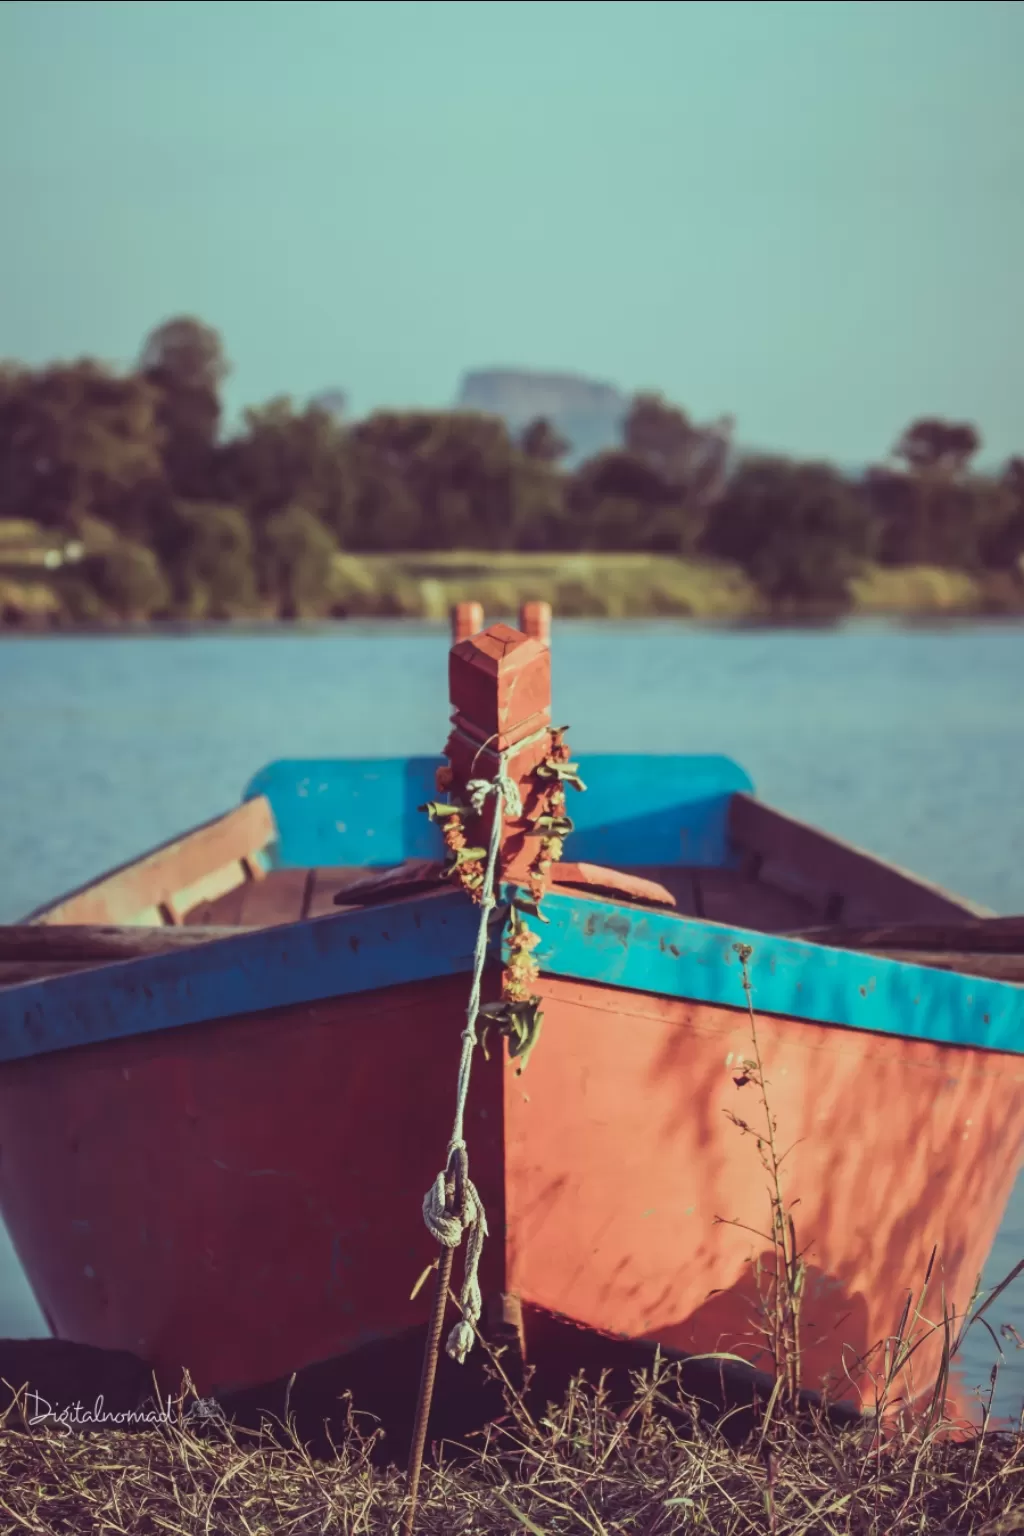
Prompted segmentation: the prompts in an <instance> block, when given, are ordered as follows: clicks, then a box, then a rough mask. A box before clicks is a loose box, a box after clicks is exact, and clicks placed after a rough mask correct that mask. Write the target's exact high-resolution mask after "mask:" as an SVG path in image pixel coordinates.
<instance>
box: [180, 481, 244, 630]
mask: <svg viewBox="0 0 1024 1536" xmlns="http://www.w3.org/2000/svg"><path fill="white" fill-rule="evenodd" d="M161 553H162V555H163V558H164V564H165V566H166V569H167V571H168V573H169V575H170V578H171V582H172V585H173V588H174V595H175V599H176V602H177V604H178V606H179V608H180V610H182V611H183V612H184V613H185V614H187V615H188V617H190V618H214V619H222V618H230V617H231V616H232V615H235V614H241V613H246V612H248V611H251V609H252V608H253V607H254V606H255V604H256V580H255V571H254V563H253V554H254V551H253V539H252V533H251V530H250V528H249V524H248V521H247V519H246V517H245V514H244V513H242V512H240V511H239V510H238V508H237V507H225V506H219V505H217V504H216V503H209V502H180V501H179V502H176V503H175V504H174V505H173V507H172V509H171V515H170V517H169V518H168V519H167V521H166V523H165V524H164V526H163V528H162V530H161Z"/></svg>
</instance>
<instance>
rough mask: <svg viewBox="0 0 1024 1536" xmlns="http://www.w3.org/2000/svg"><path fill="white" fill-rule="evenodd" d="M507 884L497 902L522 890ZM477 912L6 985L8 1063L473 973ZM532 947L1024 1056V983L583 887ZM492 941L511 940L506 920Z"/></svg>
mask: <svg viewBox="0 0 1024 1536" xmlns="http://www.w3.org/2000/svg"><path fill="white" fill-rule="evenodd" d="M512 894H513V893H512V890H511V888H509V887H503V888H502V891H501V898H502V900H503V901H506V902H507V901H508V900H509V899H510V897H511V895H512ZM479 910H480V909H479V908H478V907H477V906H475V905H474V904H472V903H471V902H469V901H467V900H466V899H465V898H464V897H463V896H462V894H461V893H460V892H458V891H452V892H444V893H442V894H437V895H429V896H424V897H419V898H415V899H411V900H406V901H395V902H391V903H388V904H386V905H380V906H376V907H368V908H364V909H361V910H350V911H347V912H339V913H337V914H336V915H329V916H326V917H318V918H312V919H307V920H306V921H304V922H298V923H290V924H287V925H281V926H278V927H274V928H261V929H255V930H249V931H247V932H241V933H239V934H237V935H231V936H229V937H227V938H224V939H219V940H213V941H212V942H210V943H209V944H199V945H196V946H194V947H189V948H188V949H187V950H184V951H177V952H168V953H166V954H161V955H154V956H151V957H148V958H146V959H138V960H130V961H123V962H118V963H116V964H112V965H103V966H97V967H95V968H94V969H90V970H85V971H77V972H73V973H70V974H68V975H64V976H55V977H51V978H49V979H47V980H43V981H36V982H26V983H22V984H21V985H19V986H13V987H7V988H4V989H0V1062H5V1061H18V1060H23V1059H25V1058H27V1057H32V1056H38V1055H43V1054H47V1053H50V1052H54V1051H61V1050H70V1049H74V1048H76V1047H80V1046H86V1045H91V1044H98V1043H100V1042H101V1041H108V1040H115V1039H122V1038H129V1037H131V1036H134V1035H141V1034H149V1033H153V1032H156V1031H158V1030H164V1029H175V1028H181V1027H183V1026H185V1025H192V1024H204V1023H212V1022H215V1021H216V1020H218V1019H230V1018H237V1017H240V1016H241V1015H245V1014H251V1013H262V1012H267V1011H269V1010H272V1009H276V1008H281V1007H288V1006H291V1005H296V1004H297V1005H301V1004H309V1003H315V1002H322V1001H324V1000H326V999H329V998H332V997H345V996H352V995H354V994H358V993H362V992H371V991H376V990H379V989H382V988H385V987H392V986H399V985H402V984H403V983H408V982H417V981H432V980H435V979H437V978H440V977H444V976H458V975H467V976H468V975H469V972H470V970H471V967H472V955H473V948H474V944H475V940H476V930H477V924H478V920H479ZM544 913H545V916H546V917H547V918H548V923H547V924H546V925H539V931H540V934H541V943H540V945H539V947H538V948H537V950H536V951H535V954H536V958H537V961H538V963H539V965H540V967H541V970H542V972H543V973H545V974H547V975H549V976H557V977H561V978H564V979H566V980H572V981H580V982H593V983H596V984H599V985H601V986H605V987H618V988H622V989H624V990H629V991H636V992H643V993H649V994H654V995H657V996H661V997H667V998H679V999H681V1000H688V1001H692V1002H696V1003H708V1004H717V1005H719V1006H723V1007H727V1008H739V1009H742V1008H745V1007H746V998H745V995H744V992H743V985H742V970H741V965H740V959H739V956H738V955H737V953H736V951H735V949H734V947H733V946H734V945H736V944H748V945H749V946H750V947H751V956H750V960H749V963H748V964H749V974H750V980H751V985H752V988H753V1002H754V1008H755V1010H756V1011H757V1012H758V1013H764V1014H777V1015H782V1016H785V1017H789V1018H794V1019H798V1020H799V1019H802V1020H805V1021H807V1022H811V1023H818V1024H825V1025H832V1026H835V1027H839V1028H845V1029H856V1030H865V1031H868V1032H871V1033H875V1034H884V1035H895V1036H900V1037H902V1038H905V1039H912V1040H925V1041H931V1042H933V1043H936V1044H940V1045H948V1046H958V1047H961V1048H967V1049H975V1050H985V1051H998V1052H1004V1053H1008V1054H1011V1055H1018V1056H1019V1055H1024V988H1021V987H1016V986H1012V985H1010V984H1009V983H1006V982H998V981H989V980H986V979H983V978H980V977H971V976H961V975H959V974H958V973H957V972H954V971H942V970H936V969H933V968H931V967H929V966H918V965H908V964H904V963H903V962H902V961H893V960H883V959H879V958H878V957H877V956H874V955H867V954H863V953H858V952H854V951H850V950H841V949H831V948H823V947H819V946H817V945H812V944H807V943H802V942H801V941H799V940H797V939H789V938H780V937H776V936H774V935H768V934H762V933H754V932H750V931H747V930H743V929H733V928H725V927H721V926H718V925H716V924H711V923H708V922H705V921H704V920H702V919H698V918H688V917H683V916H680V915H679V914H678V913H673V912H659V911H654V910H651V909H645V908H642V907H636V906H632V907H631V906H625V905H619V904H613V903H610V902H606V901H602V900H599V899H596V898H592V897H587V896H584V895H565V894H557V895H556V894H552V895H549V896H547V897H546V898H545V900H544ZM488 953H489V956H490V958H491V959H492V960H497V959H498V958H499V956H502V955H504V956H505V957H506V958H507V948H506V946H505V944H504V941H503V939H502V937H501V935H500V933H499V930H498V928H497V926H495V928H494V930H493V931H492V934H491V938H490V942H489V946H488Z"/></svg>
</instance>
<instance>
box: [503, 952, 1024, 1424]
mask: <svg viewBox="0 0 1024 1536" xmlns="http://www.w3.org/2000/svg"><path fill="white" fill-rule="evenodd" d="M541 991H542V994H543V996H544V999H545V1034H544V1041H543V1049H540V1048H538V1050H537V1051H536V1053H535V1054H534V1056H533V1057H532V1058H531V1060H530V1065H529V1069H528V1071H527V1073H526V1074H525V1075H524V1076H523V1077H521V1078H518V1077H516V1076H515V1075H514V1074H512V1073H511V1072H509V1073H507V1074H506V1077H505V1094H504V1102H505V1145H506V1165H505V1166H506V1187H505V1206H506V1222H507V1233H508V1237H507V1243H508V1254H507V1264H508V1280H507V1283H508V1287H509V1289H511V1290H512V1291H515V1292H517V1293H519V1294H520V1295H521V1296H522V1297H523V1300H524V1302H530V1303H533V1304H536V1305H538V1306H541V1307H545V1308H550V1309H552V1310H554V1311H560V1312H571V1315H572V1316H573V1317H574V1318H575V1319H576V1320H578V1321H579V1322H581V1323H585V1324H587V1325H589V1326H591V1327H594V1328H598V1329H602V1330H605V1331H607V1332H609V1333H615V1334H623V1335H628V1336H631V1337H634V1338H638V1337H642V1338H646V1339H649V1340H656V1341H657V1342H658V1343H660V1344H662V1345H664V1346H665V1347H667V1348H669V1349H673V1350H679V1351H683V1352H686V1353H692V1352H703V1351H708V1350H726V1351H730V1352H733V1353H737V1354H740V1355H742V1356H743V1357H744V1358H747V1359H749V1360H751V1361H752V1362H753V1363H756V1364H757V1365H758V1366H759V1367H761V1368H762V1369H767V1368H769V1367H770V1364H771V1362H770V1359H769V1358H768V1357H767V1356H766V1353H765V1346H764V1341H763V1339H761V1338H760V1337H759V1335H758V1331H757V1329H758V1313H759V1308H758V1303H757V1285H756V1282H755V1275H754V1268H753V1263H752V1261H753V1260H755V1259H758V1258H760V1259H762V1261H763V1262H764V1264H765V1265H766V1266H768V1268H769V1270H770V1268H771V1265H772V1263H773V1260H772V1254H771V1247H770V1244H769V1242H768V1241H763V1240H759V1239H758V1238H756V1237H755V1236H754V1235H753V1234H752V1231H751V1230H750V1229H753V1231H754V1232H759V1233H768V1232H770V1228H771V1202H770V1191H769V1186H768V1178H767V1175H766V1174H765V1171H764V1169H763V1167H762V1165H761V1163H760V1160H759V1157H758V1154H757V1149H756V1146H755V1144H754V1142H753V1140H752V1139H751V1138H749V1137H747V1136H744V1135H743V1134H742V1133H741V1132H740V1131H739V1130H738V1129H737V1128H736V1126H735V1125H734V1124H732V1123H731V1121H730V1120H729V1119H728V1115H729V1113H730V1112H731V1113H733V1114H737V1115H739V1116H740V1117H741V1118H743V1119H744V1120H746V1121H748V1122H749V1123H750V1124H752V1125H753V1126H755V1127H757V1128H759V1129H763V1127H764V1112H763V1108H762V1106H761V1104H760V1103H759V1101H758V1098H757V1092H758V1090H757V1089H756V1087H754V1086H753V1085H752V1084H747V1085H746V1086H744V1087H742V1088H738V1087H737V1086H736V1081H735V1080H736V1078H737V1076H738V1075H739V1073H738V1068H737V1065H736V1064H737V1063H738V1062H739V1061H740V1060H742V1059H744V1058H748V1057H750V1055H751V1035H750V1022H749V1019H748V1017H747V1015H746V1014H745V1013H743V1012H741V1011H739V1010H734V1009H728V1008H721V1007H710V1006H704V1005H701V1004H697V1003H687V1002H680V1001H676V1000H667V999H664V998H659V997H654V996H646V995H644V994H642V993H636V992H634V993H627V992H620V991H617V990H613V989H611V988H603V987H597V986H593V985H590V984H583V985H581V984H579V983H572V982H565V981H558V980H553V979H544V980H542V982H541ZM757 1033H758V1041H759V1045H760V1049H761V1053H762V1058H763V1062H764V1070H765V1074H766V1078H767V1080H768V1084H769V1087H768V1096H769V1100H770V1105H771V1108H772V1111H773V1113H774V1115H775V1117H776V1120H777V1123H778V1128H779V1137H780V1144H781V1146H782V1147H784V1148H785V1147H792V1150H791V1151H790V1152H789V1155H788V1157H787V1158H786V1162H785V1165H784V1174H783V1178H784V1193H785V1197H786V1201H787V1204H789V1203H790V1202H794V1201H795V1202H798V1204H796V1207H795V1212H794V1217H795V1221H796V1225H797V1237H798V1241H799V1242H800V1244H801V1246H802V1245H803V1241H804V1239H806V1238H807V1237H808V1236H810V1237H811V1238H812V1239H813V1241H812V1243H811V1246H810V1249H809V1251H808V1252H807V1255H806V1262H807V1267H808V1279H807V1289H806V1299H805V1302H804V1307H803V1335H802V1340H801V1345H802V1349H801V1354H802V1361H803V1371H804V1379H805V1381H806V1382H807V1384H808V1385H812V1386H815V1387H818V1386H821V1385H823V1384H829V1385H830V1386H831V1390H832V1395H833V1396H834V1397H836V1398H841V1397H847V1396H851V1395H854V1387H855V1386H857V1387H859V1388H861V1389H863V1390H866V1391H868V1392H869V1394H870V1390H871V1388H870V1372H871V1370H877V1369H878V1368H879V1360H878V1358H877V1356H876V1357H875V1358H874V1359H873V1360H872V1361H870V1362H869V1365H868V1368H867V1371H866V1372H865V1370H864V1369H858V1359H859V1358H862V1357H864V1356H866V1355H868V1354H869V1352H870V1351H872V1350H873V1349H874V1348H875V1347H876V1346H877V1345H878V1344H879V1343H880V1341H882V1340H883V1339H886V1338H889V1337H891V1336H892V1335H893V1334H894V1333H895V1330H896V1328H897V1326H898V1323H899V1317H900V1313H901V1311H902V1308H903V1305H904V1302H905V1300H906V1297H907V1293H908V1291H913V1292H914V1293H915V1299H916V1296H917V1293H918V1292H919V1291H920V1287H921V1284H922V1282H923V1280H924V1277H925V1274H926V1272H927V1268H928V1262H929V1258H930V1255H931V1253H932V1250H933V1248H937V1249H938V1255H937V1262H936V1266H935V1270H934V1273H933V1279H932V1283H931V1285H930V1287H929V1291H928V1295H927V1298H926V1304H925V1305H924V1307H923V1309H922V1312H923V1317H924V1318H927V1319H930V1320H932V1321H939V1320H940V1319H941V1316H942V1292H943V1290H944V1292H945V1296H946V1299H947V1302H948V1303H949V1304H950V1305H951V1306H952V1305H955V1306H956V1307H957V1308H958V1310H960V1311H961V1313H962V1310H963V1309H964V1308H965V1307H966V1306H967V1304H968V1302H969V1301H970V1298H971V1295H972V1292H973V1289H974V1286H975V1283H976V1281H977V1279H978V1276H979V1274H980V1271H981V1269H982V1266H983V1264H984V1262H985V1260H986V1258H987V1256H988V1252H989V1249H990V1247H991V1244H992V1241H993V1238H994V1237H995V1232H996V1228H997V1226H998V1224H999V1221H1000V1219H1001V1217H1002V1213H1003V1210H1004V1209H1005V1205H1006V1201H1007V1200H1008V1198H1009V1194H1010V1191H1011V1189H1012V1186H1013V1182H1014V1179H1015V1176H1016V1172H1017V1166H1018V1158H1017V1156H1016V1155H1013V1156H1008V1155H1007V1152H1008V1149H1014V1151H1015V1152H1016V1149H1019V1147H1020V1146H1021V1142H1022V1138H1024V1094H1022V1091H1021V1088H1022V1084H1024V1061H1022V1059H1021V1058H1020V1057H1019V1056H1007V1055H1002V1054H996V1053H986V1052H976V1051H975V1052H971V1051H958V1050H955V1049H951V1048H949V1047H945V1046H937V1045H933V1044H929V1043H925V1042H922V1041H914V1040H905V1039H902V1038H898V1037H892V1036H883V1035H875V1034H867V1033H862V1032H859V1031H853V1030H844V1029H833V1028H829V1027H827V1026H824V1025H818V1024H812V1023H808V1022H807V1021H804V1020H789V1019H780V1018H774V1017H758V1019H757ZM718 1218H721V1220H718ZM731 1223H738V1225H732V1224H731ZM801 1234H803V1236H801ZM918 1331H919V1333H921V1334H923V1333H924V1332H925V1331H926V1329H925V1327H924V1326H923V1324H922V1326H921V1327H920V1328H919V1330H918ZM940 1347H941V1341H940V1339H939V1338H938V1336H935V1337H934V1340H933V1343H932V1346H931V1347H930V1348H929V1349H927V1350H925V1349H922V1351H921V1353H920V1355H919V1356H918V1357H917V1359H916V1369H915V1371H914V1377H915V1380H916V1383H917V1385H918V1386H921V1385H927V1384H928V1383H930V1382H931V1381H933V1380H934V1376H935V1361H936V1358H937V1352H938V1350H939V1349H940ZM908 1385H912V1384H910V1383H908Z"/></svg>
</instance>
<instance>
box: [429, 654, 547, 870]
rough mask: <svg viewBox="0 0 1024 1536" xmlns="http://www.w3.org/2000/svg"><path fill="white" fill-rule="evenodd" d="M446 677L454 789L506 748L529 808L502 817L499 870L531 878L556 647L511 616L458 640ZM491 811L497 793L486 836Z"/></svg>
mask: <svg viewBox="0 0 1024 1536" xmlns="http://www.w3.org/2000/svg"><path fill="white" fill-rule="evenodd" d="M448 680H449V694H450V698H451V704H452V732H451V735H450V737H449V738H448V744H447V746H446V747H445V755H446V756H447V758H448V761H449V764H450V765H451V788H452V791H453V792H454V795H455V797H456V798H457V799H461V798H462V797H463V796H464V795H465V793H466V786H467V785H468V783H469V781H470V780H471V779H476V778H481V779H482V778H492V777H493V775H494V773H495V771H496V769H497V766H498V756H499V754H500V753H502V752H506V751H507V752H508V760H507V764H506V772H507V773H508V776H509V778H510V779H511V780H512V781H513V782H514V783H515V784H516V785H517V786H518V788H519V792H520V798H521V800H522V805H523V812H522V815H521V816H519V817H515V818H512V817H508V816H505V817H503V837H502V844H501V851H500V854H499V861H498V870H499V877H500V878H501V879H503V880H512V881H515V882H522V883H526V882H527V881H528V880H529V878H530V871H531V869H532V867H533V863H534V860H535V859H536V858H537V856H538V852H539V850H540V846H541V834H540V833H539V832H538V831H536V830H535V829H534V827H533V825H532V820H533V817H534V816H535V815H536V814H537V812H538V810H539V809H540V808H541V804H542V790H541V788H540V786H539V785H538V784H537V783H535V782H534V772H535V770H536V768H537V767H538V765H539V764H541V763H542V762H544V761H545V760H546V759H547V757H548V756H549V754H550V752H551V735H550V729H551V652H550V650H549V649H548V647H547V646H546V645H545V644H544V643H543V642H542V641H540V640H534V639H531V638H530V637H529V636H528V635H524V634H522V633H521V632H520V631H519V630H517V629H512V628H510V627H509V625H507V624H493V625H492V626H491V628H490V629H485V630H484V631H483V633H482V634H478V635H472V636H470V637H469V638H468V639H466V640H461V641H460V642H459V643H458V644H457V645H454V646H453V647H452V649H451V652H450V653H449V662H448ZM531 738H535V739H531ZM519 743H522V744H523V745H522V748H521V750H519V751H516V747H517V745H518V744H519ZM493 815H494V802H493V799H491V800H489V801H488V803H487V805H486V807H485V809H484V811H483V814H482V816H481V820H480V826H479V838H480V841H481V842H484V843H485V842H486V840H487V838H488V837H489V835H490V828H491V823H492V819H493Z"/></svg>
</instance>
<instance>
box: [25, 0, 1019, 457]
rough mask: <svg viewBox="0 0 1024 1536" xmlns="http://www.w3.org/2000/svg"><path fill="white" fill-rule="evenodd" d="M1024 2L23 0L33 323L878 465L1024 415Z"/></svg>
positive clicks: (423, 396) (232, 388) (288, 378)
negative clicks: (621, 396) (492, 374)
mask: <svg viewBox="0 0 1024 1536" xmlns="http://www.w3.org/2000/svg"><path fill="white" fill-rule="evenodd" d="M1022 59H1024V4H1019V3H1006V0H1004V3H983V0H968V3H966V4H960V3H956V0H937V3H931V0H910V3H876V0H854V3H840V0H831V3H823V4H819V3H815V0H797V3H795V4H782V3H772V0H756V3H753V4H748V3H741V0H735V3H733V0H721V3H714V4H703V3H692V4H685V3H673V0H655V3H643V0H626V3H616V0H604V3H597V0H569V3H530V0H512V3H500V0H455V3H440V0H437V3H434V0H412V3H390V0H370V3H347V4H346V3H333V0H314V3H304V0H285V3H278V0H226V3H220V0H205V3H194V0H170V3H163V0H148V3H136V0H113V3H90V0H71V3H49V0H27V3H18V0H8V3H5V4H2V5H0V208H2V209H3V210H4V215H3V218H2V232H0V356H7V357H12V358H17V359H19V360H21V361H23V362H26V363H28V364H30V365H39V364H43V363H46V362H49V361H52V360H56V359H66V358H71V357H76V356H81V355H83V354H89V355H94V356H99V357H102V358H105V359H107V360H109V361H111V362H114V363H117V364H126V365H127V364H130V363H131V362H132V361H133V359H134V358H135V356H136V355H137V353H138V350H139V347H140V345H141V342H142V340H143V337H144V336H145V334H146V333H147V331H148V330H150V329H151V328H152V327H153V326H154V325H156V324H158V323H159V322H160V321H162V320H164V319H166V318H168V317H169V316H171V315H174V314H181V313H186V314H188V313H191V314H195V315H198V316H199V317H201V318H202V319H204V320H205V321H207V322H208V323H210V324H212V325H214V326H216V327H217V328H218V330H220V332H221V333H222V335H223V336H224V339H225V345H226V348H227V352H228V355H229V357H230V359H231V362H232V365H233V373H232V376H231V379H230V381H229V383H228V385H227V391H226V393H227V402H228V406H229V411H230V413H231V415H232V416H236V415H237V413H238V411H239V410H240V409H241V407H242V406H244V405H245V404H249V403H255V402H259V401H261V400H265V399H267V398H269V397H271V396H273V395H279V394H291V395H294V396H295V397H297V398H299V399H302V398H306V397H308V396H309V395H311V394H314V393H316V392H318V391H320V390H324V389H330V388H341V389H344V390H345V391H346V392H347V394H348V396H349V400H350V402H351V406H352V410H353V412H354V413H355V414H357V415H362V414H364V413H366V412H367V411H370V410H372V409H374V408H377V407H381V406H399V407H401V406H420V407H425V408H431V407H444V406H446V405H448V404H450V403H451V402H452V401H453V400H454V398H455V395H456V391H457V388H458V382H459V379H460V376H461V375H462V373H463V372H464V371H465V370H467V369H471V368H480V367H490V366H510V367H524V368H536V369H554V370H568V371H575V372H580V373H583V374H585V375H587V376H589V377H592V378H595V379H598V380H604V381H607V382H609V383H613V384H615V385H617V386H618V387H620V388H622V389H625V390H627V391H634V390H638V389H655V390H660V391H662V392H663V393H665V394H666V395H667V396H668V397H669V398H670V399H672V400H674V401H675V402H677V403H678V404H681V405H683V406H684V407H685V408H686V409H688V410H689V411H690V412H691V413H692V414H694V415H695V416H696V417H697V418H698V419H701V420H704V419H709V418H711V417H715V416H718V415H720V414H722V413H726V412H728V413H731V414H733V415H735V416H736V418H737V422H738V426H737V435H738V437H739V439H740V441H741V442H744V443H747V444H749V445H756V446H757V447H759V448H766V449H773V450H777V451H780V452H787V453H796V454H807V455H811V456H824V457H828V458H831V459H834V460H836V461H839V462H843V463H849V464H858V463H863V462H865V461H867V460H870V459H872V458H877V457H880V456H883V455H885V454H886V453H887V451H888V450H889V448H890V447H891V446H892V443H893V441H894V440H895V438H896V437H897V436H898V435H899V433H900V431H901V430H902V428H903V427H904V426H905V425H906V424H907V423H908V422H909V421H910V420H911V419H913V418H914V417H915V416H918V415H921V414H938V415H944V416H949V417H953V418H957V419H967V420H971V421H973V422H975V423H976V425H977V426H978V427H979V429H980V430H981V432H982V435H983V438H984V441H985V449H984V452H983V456H982V457H983V460H984V461H989V462H993V463H995V462H998V461H1000V460H1001V459H1003V458H1005V457H1006V456H1007V455H1008V454H1010V453H1011V452H1021V451H1024V90H1022V89H1021V86H1020V79H1021V60H1022Z"/></svg>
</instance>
